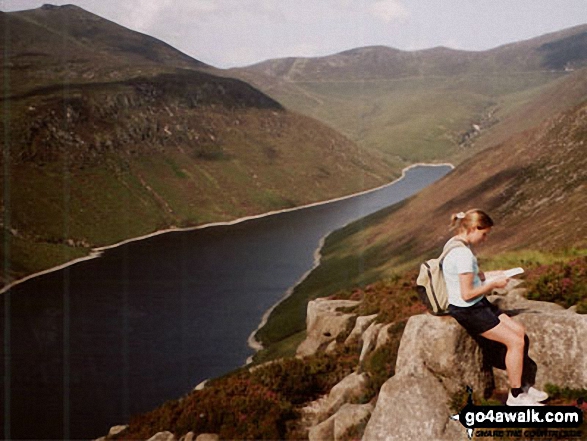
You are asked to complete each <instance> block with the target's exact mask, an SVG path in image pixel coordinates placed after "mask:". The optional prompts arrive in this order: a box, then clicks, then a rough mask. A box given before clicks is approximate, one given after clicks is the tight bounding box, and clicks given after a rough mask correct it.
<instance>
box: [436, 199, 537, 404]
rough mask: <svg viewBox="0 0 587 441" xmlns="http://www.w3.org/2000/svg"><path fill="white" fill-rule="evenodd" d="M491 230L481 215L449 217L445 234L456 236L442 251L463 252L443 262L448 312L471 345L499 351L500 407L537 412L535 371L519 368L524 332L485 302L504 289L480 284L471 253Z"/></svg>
mask: <svg viewBox="0 0 587 441" xmlns="http://www.w3.org/2000/svg"><path fill="white" fill-rule="evenodd" d="M492 226H493V221H492V220H491V218H490V217H489V216H488V215H487V214H486V213H485V212H483V211H481V210H469V211H467V212H466V213H463V212H461V213H458V214H454V215H453V216H452V217H451V229H453V230H456V235H455V236H454V237H452V238H451V239H450V240H449V242H448V243H447V245H448V244H450V243H451V242H452V241H455V240H458V241H461V242H462V243H463V244H464V245H465V246H457V247H455V248H453V249H452V250H451V251H450V252H449V253H448V254H447V255H446V257H445V258H444V262H443V274H444V278H445V281H446V287H447V290H448V302H449V307H448V312H449V314H450V315H451V316H452V317H454V318H455V319H456V320H457V321H458V322H459V323H460V324H461V325H462V326H463V327H464V328H465V329H466V330H467V332H468V333H469V334H471V335H472V336H473V337H474V338H475V339H476V340H477V341H479V337H483V338H485V339H488V340H491V341H493V342H498V343H502V344H503V345H505V347H506V353H505V369H506V372H507V375H508V380H509V384H510V391H509V393H508V398H507V401H506V404H507V405H508V406H542V405H543V404H541V403H540V401H544V400H546V399H547V398H548V395H547V394H546V393H545V392H542V391H539V390H537V389H535V388H534V387H533V382H534V378H533V377H534V375H535V371H534V375H531V378H525V377H528V375H524V374H525V372H524V371H525V369H524V362H525V361H527V364H530V363H533V362H532V361H531V360H529V358H528V355H527V354H528V352H527V348H528V343H529V340H528V337H527V336H526V330H525V329H524V327H523V326H522V325H521V324H520V323H518V322H516V321H514V320H513V319H512V318H510V317H508V316H507V315H506V314H505V313H504V312H503V311H501V310H500V309H499V308H498V307H497V306H495V305H493V304H491V303H490V302H489V300H487V298H486V297H485V296H486V295H488V294H491V292H492V291H493V290H494V289H499V288H504V287H505V286H506V285H507V283H508V279H506V278H504V277H502V278H496V279H492V280H490V281H487V282H485V276H484V274H483V273H482V272H481V271H479V267H478V264H477V258H476V257H475V254H474V253H473V249H475V248H476V247H477V246H479V245H481V244H482V243H483V242H485V240H486V239H487V236H488V234H489V232H490V231H491V227H492ZM528 360H529V362H528ZM534 366H535V364H534ZM526 370H527V369H526Z"/></svg>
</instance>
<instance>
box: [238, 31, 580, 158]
mask: <svg viewBox="0 0 587 441" xmlns="http://www.w3.org/2000/svg"><path fill="white" fill-rule="evenodd" d="M586 30H587V27H585V26H579V27H576V28H572V29H568V30H565V31H561V32H558V33H554V34H549V35H546V36H542V37H538V38H535V39H532V40H528V41H525V42H520V43H514V44H511V45H506V46H503V47H499V48H496V49H492V50H489V51H484V52H466V51H455V50H450V49H446V48H435V49H429V50H423V51H414V52H405V51H399V50H396V49H392V48H388V47H382V46H376V47H367V48H360V49H353V50H350V51H345V52H342V53H340V54H335V55H331V56H327V57H320V58H288V59H280V60H269V61H266V62H263V63H259V64H257V65H253V66H249V67H246V68H241V69H233V70H231V71H230V73H231V74H234V75H238V76H239V77H240V78H243V79H246V80H247V81H249V82H251V83H252V84H254V85H255V86H257V87H259V88H260V89H261V90H263V91H264V92H266V93H267V94H269V95H270V96H273V97H275V98H276V99H278V100H279V101H280V102H281V103H283V104H284V105H285V106H286V107H288V108H291V109H295V110H296V111H299V112H301V113H304V114H306V115H310V116H312V117H314V118H316V119H318V120H320V121H323V122H325V123H326V124H328V125H330V126H331V127H333V128H335V129H336V130H338V131H340V132H341V133H343V134H345V135H346V136H348V137H349V138H350V139H352V140H353V141H355V142H357V143H358V144H359V145H361V146H363V147H365V148H368V149H370V150H372V151H377V152H382V153H384V154H385V155H386V156H388V157H390V158H393V159H394V160H397V159H400V160H402V161H405V162H407V163H412V162H417V161H423V160H425V161H430V160H451V161H453V162H455V163H458V162H460V161H462V160H463V159H465V158H467V157H469V156H471V155H472V154H474V153H475V152H477V151H479V150H480V148H481V146H480V144H483V145H485V143H488V142H490V140H491V139H492V137H493V135H492V133H493V131H494V130H495V129H496V128H497V127H499V126H500V123H501V122H502V121H503V120H505V119H508V117H509V116H510V115H511V114H512V112H514V111H517V110H518V109H520V108H521V107H523V106H524V105H525V104H526V103H527V102H528V101H529V100H531V99H532V98H534V97H537V96H540V95H541V94H542V93H543V92H544V91H545V90H547V89H548V88H549V87H552V85H553V84H556V83H557V82H560V81H564V78H565V77H566V76H568V75H570V74H571V73H572V71H573V70H576V69H578V68H580V67H581V66H583V65H585V63H586V60H587V56H586V55H585V50H584V40H585V35H587V32H586ZM568 99H569V102H567V103H565V105H567V106H568V105H572V104H576V103H577V102H575V101H574V99H573V97H568ZM519 122H520V121H519ZM522 128H523V127H522ZM519 130H521V128H520V127H511V126H508V132H507V136H511V135H512V134H514V133H516V132H518V131H519Z"/></svg>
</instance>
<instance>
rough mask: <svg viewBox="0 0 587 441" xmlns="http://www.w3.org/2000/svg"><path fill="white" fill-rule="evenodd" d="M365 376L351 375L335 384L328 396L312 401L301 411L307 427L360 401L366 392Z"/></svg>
mask: <svg viewBox="0 0 587 441" xmlns="http://www.w3.org/2000/svg"><path fill="white" fill-rule="evenodd" d="M368 386H369V378H368V377H367V375H366V374H358V373H352V374H350V375H348V376H346V377H345V378H343V379H342V381H340V382H339V383H338V384H336V385H335V386H334V387H333V388H332V389H331V390H330V392H329V393H328V395H326V396H324V397H322V398H320V399H318V400H316V401H313V402H312V403H310V404H309V405H308V406H306V407H304V409H303V410H302V412H303V414H304V420H305V421H306V424H307V425H308V426H316V425H318V424H319V423H321V422H323V421H324V420H326V419H328V418H329V417H330V416H332V415H333V414H334V413H335V412H337V411H338V410H339V409H340V408H341V407H342V406H343V405H344V404H346V403H350V402H352V401H354V400H358V399H360V398H361V397H362V396H363V395H364V394H365V393H366V391H367V388H368Z"/></svg>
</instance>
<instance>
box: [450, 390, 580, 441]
mask: <svg viewBox="0 0 587 441" xmlns="http://www.w3.org/2000/svg"><path fill="white" fill-rule="evenodd" d="M467 391H468V392H469V400H468V403H467V405H466V406H465V407H464V408H463V409H462V410H461V411H460V412H459V413H458V414H456V415H453V416H452V417H451V419H453V420H458V421H459V422H460V423H461V424H462V425H463V426H464V427H465V429H467V433H468V435H469V439H471V438H472V437H473V434H475V435H476V436H478V437H483V436H490V437H494V438H496V437H522V436H524V437H529V438H531V439H534V438H536V439H538V438H542V439H544V438H550V439H569V438H582V432H581V430H578V429H577V428H578V427H579V426H581V424H582V423H583V411H582V410H581V409H580V408H578V407H575V406H515V407H514V406H512V407H508V406H475V405H474V404H473V400H472V392H473V391H472V390H471V389H470V388H467Z"/></svg>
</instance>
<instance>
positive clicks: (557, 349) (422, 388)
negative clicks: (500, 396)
mask: <svg viewBox="0 0 587 441" xmlns="http://www.w3.org/2000/svg"><path fill="white" fill-rule="evenodd" d="M492 300H493V301H494V302H495V303H497V304H498V306H500V308H502V309H503V310H504V311H506V312H507V313H508V314H509V315H515V320H517V321H519V322H520V323H522V324H523V325H524V326H525V327H526V332H527V334H528V337H529V339H530V342H531V343H530V351H529V355H530V357H531V358H532V359H533V360H534V361H535V362H536V364H537V365H538V374H537V376H536V385H537V387H539V388H542V387H543V386H544V385H545V384H546V383H553V384H556V385H558V386H561V387H570V388H587V339H585V338H584V336H585V335H587V316H584V315H579V314H576V313H575V312H573V311H569V310H565V309H564V308H561V307H560V306H557V305H553V304H551V303H547V302H534V301H530V300H527V299H525V298H524V297H523V291H519V290H513V291H511V292H510V293H509V294H508V295H507V296H502V297H495V296H494V297H493V298H492ZM494 373H495V376H494ZM496 384H497V386H498V387H502V388H504V389H506V388H507V387H508V386H507V378H506V376H505V371H501V370H497V369H491V367H489V366H488V365H487V363H485V362H484V359H483V354H482V352H481V349H480V348H479V346H478V345H477V343H476V342H475V341H474V340H473V339H472V338H471V337H470V336H469V335H468V334H467V333H466V332H465V331H464V329H463V328H462V327H461V326H460V325H459V324H458V323H457V322H456V321H455V320H454V319H452V318H451V317H448V316H447V317H435V316H432V315H429V314H423V315H418V316H414V317H411V318H410V319H409V320H408V323H407V325H406V328H405V330H404V334H403V336H402V340H401V343H400V347H399V352H398V358H397V362H396V374H395V376H394V377H392V378H391V379H389V380H388V381H387V382H385V384H384V385H383V387H382V388H381V390H380V393H379V397H378V399H377V404H376V407H375V410H374V411H373V415H372V416H371V419H370V420H369V423H368V424H367V427H366V429H365V434H364V437H363V440H365V441H372V440H411V439H435V440H438V441H442V440H458V439H467V435H466V431H465V430H464V428H463V427H462V425H461V424H460V423H459V422H458V421H453V420H451V419H450V416H451V414H453V413H455V412H456V411H458V410H460V409H451V408H450V403H451V401H452V399H453V398H455V397H457V396H458V395H463V394H464V393H465V392H466V386H471V387H472V388H473V391H474V393H475V394H474V400H475V402H479V401H478V400H479V399H480V397H481V396H482V395H484V392H486V391H491V390H492V388H493V387H494V385H496Z"/></svg>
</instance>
